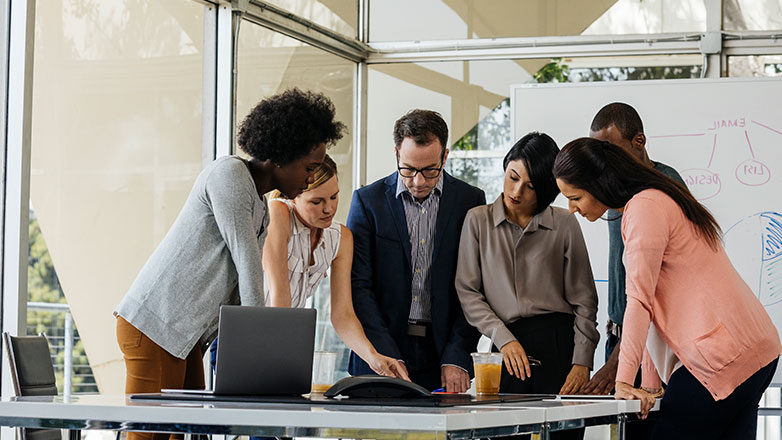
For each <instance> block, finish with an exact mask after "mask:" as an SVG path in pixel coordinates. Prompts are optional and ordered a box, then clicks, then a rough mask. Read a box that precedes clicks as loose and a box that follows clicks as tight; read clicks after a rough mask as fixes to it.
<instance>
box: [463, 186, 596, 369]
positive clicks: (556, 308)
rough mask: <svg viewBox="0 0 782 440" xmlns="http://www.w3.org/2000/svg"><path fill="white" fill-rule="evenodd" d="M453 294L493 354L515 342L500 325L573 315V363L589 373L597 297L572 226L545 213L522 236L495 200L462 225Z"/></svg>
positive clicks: (562, 216)
mask: <svg viewBox="0 0 782 440" xmlns="http://www.w3.org/2000/svg"><path fill="white" fill-rule="evenodd" d="M456 292H457V293H458V295H459V300H460V301H461V303H462V309H463V310H464V314H465V317H466V318H467V322H469V323H470V324H471V325H473V326H475V327H477V328H478V330H479V331H480V332H481V333H483V334H484V335H487V336H490V335H491V334H492V331H493V330H494V329H497V333H496V335H495V338H494V341H495V345H496V346H497V347H498V348H501V347H502V346H503V345H505V344H507V343H508V342H511V341H514V340H516V338H515V337H514V336H513V334H512V333H511V332H510V330H508V328H507V327H506V325H505V324H507V323H511V322H513V321H516V320H517V319H520V318H527V317H532V316H537V315H543V314H547V313H553V312H561V313H568V314H571V315H575V319H574V323H573V327H574V328H573V329H574V333H575V334H574V342H575V346H574V349H573V363H574V364H578V365H584V366H587V367H589V368H591V367H592V362H593V357H594V352H595V348H596V347H597V342H598V340H599V339H600V334H599V333H598V331H597V321H596V319H597V290H596V288H595V281H594V278H593V276H592V267H591V265H590V263H589V256H588V254H587V248H586V244H585V243H584V237H583V235H582V234H581V227H580V226H579V224H578V220H576V218H575V217H574V216H573V215H571V214H570V213H569V212H568V211H567V210H565V209H562V208H556V207H551V206H549V207H548V208H546V209H545V210H543V212H541V213H539V214H537V215H535V216H534V217H533V218H532V220H531V221H530V223H529V224H528V225H527V227H526V228H524V229H522V228H521V227H520V226H519V225H517V224H515V223H513V222H511V221H510V220H509V219H508V218H507V216H506V215H505V209H504V206H503V202H502V194H500V196H499V197H498V198H497V200H496V201H495V202H494V203H493V204H491V205H485V206H479V207H476V208H473V209H471V210H470V211H469V212H468V213H467V217H465V219H464V226H463V227H462V237H461V241H460V242H459V262H458V266H457V269H456Z"/></svg>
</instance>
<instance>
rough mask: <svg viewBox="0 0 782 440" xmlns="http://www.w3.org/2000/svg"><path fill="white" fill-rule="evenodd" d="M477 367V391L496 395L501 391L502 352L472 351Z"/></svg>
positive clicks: (473, 362) (473, 361)
mask: <svg viewBox="0 0 782 440" xmlns="http://www.w3.org/2000/svg"><path fill="white" fill-rule="evenodd" d="M470 355H471V356H472V364H473V367H474V369H475V393H476V394H478V395H483V396H485V395H496V394H499V392H500V377H501V376H502V353H471V354H470Z"/></svg>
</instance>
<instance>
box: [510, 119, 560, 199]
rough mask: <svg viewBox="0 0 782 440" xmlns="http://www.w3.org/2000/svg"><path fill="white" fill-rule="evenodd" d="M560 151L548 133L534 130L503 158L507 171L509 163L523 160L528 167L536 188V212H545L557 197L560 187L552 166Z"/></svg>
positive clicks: (528, 173) (530, 178)
mask: <svg viewBox="0 0 782 440" xmlns="http://www.w3.org/2000/svg"><path fill="white" fill-rule="evenodd" d="M557 153H559V147H557V143H556V142H554V139H551V136H549V135H547V134H546V133H538V132H537V131H533V132H532V133H529V134H527V135H525V136H524V137H523V138H521V139H519V140H518V142H516V143H515V144H514V145H513V146H512V147H511V149H510V151H508V154H506V155H505V158H504V159H503V160H502V169H503V171H507V169H508V164H509V163H510V162H511V161H514V160H521V161H522V163H523V164H524V167H525V168H526V169H527V175H529V180H530V182H531V183H532V186H533V187H534V188H535V198H536V202H537V203H536V205H537V206H536V207H535V214H538V213H541V212H543V210H544V209H546V208H548V206H549V205H550V204H551V202H553V201H554V199H555V198H557V194H559V187H558V186H557V181H556V179H554V174H553V173H552V172H551V168H552V167H553V166H554V158H556V157H557Z"/></svg>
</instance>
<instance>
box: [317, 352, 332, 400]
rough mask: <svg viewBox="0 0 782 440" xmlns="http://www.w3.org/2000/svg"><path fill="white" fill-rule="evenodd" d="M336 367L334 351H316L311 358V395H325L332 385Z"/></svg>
mask: <svg viewBox="0 0 782 440" xmlns="http://www.w3.org/2000/svg"><path fill="white" fill-rule="evenodd" d="M336 365H337V352H336V351H316V352H315V355H314V356H313V358H312V390H311V392H313V393H325V392H326V390H328V389H329V388H331V386H332V385H334V370H335V369H336Z"/></svg>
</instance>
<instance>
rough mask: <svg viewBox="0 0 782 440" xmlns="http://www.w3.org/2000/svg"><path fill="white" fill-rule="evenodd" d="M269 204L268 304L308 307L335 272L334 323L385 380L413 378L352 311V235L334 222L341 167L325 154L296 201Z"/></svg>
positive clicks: (265, 249) (279, 200)
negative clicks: (374, 340)
mask: <svg viewBox="0 0 782 440" xmlns="http://www.w3.org/2000/svg"><path fill="white" fill-rule="evenodd" d="M272 197H273V198H272V200H271V201H270V202H269V235H268V236H267V238H266V244H265V245H264V247H263V270H264V274H265V285H264V290H265V292H266V304H268V305H270V306H272V307H304V306H305V303H306V301H307V299H308V298H309V297H311V296H312V294H313V293H314V292H315V290H316V289H317V288H318V285H319V284H320V282H321V280H322V279H323V278H324V277H325V276H327V274H326V271H327V270H329V269H331V323H332V325H333V326H334V330H336V331H337V334H338V335H339V336H340V338H342V340H343V341H344V342H345V345H347V346H348V347H349V348H350V349H351V350H353V351H354V352H355V353H357V354H358V355H359V356H360V357H361V359H363V360H364V361H365V362H366V363H367V364H369V366H370V367H371V368H372V370H373V371H374V372H375V373H377V374H380V375H383V376H394V377H400V378H402V379H405V380H409V379H408V377H407V370H406V369H405V366H404V364H403V363H401V362H399V361H397V360H396V359H392V358H390V357H388V356H384V355H382V354H380V353H378V352H377V350H375V347H374V346H373V345H372V343H370V342H369V340H368V339H367V337H366V335H365V334H364V330H363V328H362V327H361V323H360V322H359V321H358V318H357V317H356V312H355V311H354V310H353V300H352V295H351V288H350V270H351V267H352V265H353V234H351V232H350V230H349V229H348V228H347V227H345V226H344V225H341V224H339V223H335V222H333V219H334V214H335V213H336V212H337V205H338V203H339V185H338V182H337V166H336V164H335V163H334V161H333V160H332V159H331V157H329V156H328V155H326V158H325V159H324V160H323V163H322V164H321V165H320V166H319V167H318V168H316V169H315V176H314V180H313V182H312V183H311V184H310V185H309V186H308V187H307V189H306V190H304V192H302V193H301V194H299V195H298V196H296V197H295V198H293V199H289V198H286V197H285V196H284V195H283V194H281V193H280V192H278V191H277V192H275V193H274V194H273V196H272Z"/></svg>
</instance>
